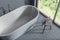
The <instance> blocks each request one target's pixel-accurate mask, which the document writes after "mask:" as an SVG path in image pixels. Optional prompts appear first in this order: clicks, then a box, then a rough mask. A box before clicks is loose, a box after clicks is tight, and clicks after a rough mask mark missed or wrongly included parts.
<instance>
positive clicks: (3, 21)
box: [0, 5, 39, 40]
mask: <svg viewBox="0 0 60 40" xmlns="http://www.w3.org/2000/svg"><path fill="white" fill-rule="evenodd" d="M38 17H39V13H38V10H37V8H35V7H34V6H31V5H25V6H22V7H19V8H17V9H15V10H13V11H11V12H9V13H7V14H5V15H3V16H1V17H0V40H1V39H2V40H15V39H17V38H18V37H20V36H21V35H23V34H24V33H25V32H26V31H27V29H28V28H29V27H30V26H31V25H32V24H34V23H35V22H36V21H37V19H38Z"/></svg>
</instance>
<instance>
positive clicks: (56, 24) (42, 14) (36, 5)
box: [36, 0, 60, 28]
mask: <svg viewBox="0 0 60 40" xmlns="http://www.w3.org/2000/svg"><path fill="white" fill-rule="evenodd" d="M59 3H60V0H59ZM59 3H58V6H57V9H56V12H55V15H54V19H53V23H54V24H55V25H56V26H57V27H58V28H60V26H59V25H58V24H57V23H55V22H54V21H55V19H56V15H57V11H58V8H59ZM36 7H38V0H36ZM40 14H42V15H43V16H44V17H47V16H46V15H44V14H43V13H42V12H41V11H40Z"/></svg>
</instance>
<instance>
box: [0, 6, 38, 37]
mask: <svg viewBox="0 0 60 40" xmlns="http://www.w3.org/2000/svg"><path fill="white" fill-rule="evenodd" d="M23 6H26V8H27V7H34V8H35V9H36V10H37V15H36V16H35V17H34V18H33V19H31V20H30V21H32V20H34V19H35V18H38V16H39V10H38V9H37V8H36V7H35V6H32V5H23ZM23 6H21V7H23ZM21 7H18V8H21ZM18 8H16V9H18ZM13 11H14V10H13ZM11 12H12V11H11ZM7 14H8V13H7ZM3 16H4V15H3ZM30 21H29V22H30ZM29 22H27V23H29ZM27 23H25V24H27ZM25 24H24V25H25ZM22 26H23V25H22ZM22 26H21V27H22ZM17 29H19V28H17ZM17 29H16V30H17ZM16 30H14V31H12V32H10V33H8V34H2V35H0V37H5V36H10V35H11V34H13V33H14V32H15V31H16Z"/></svg>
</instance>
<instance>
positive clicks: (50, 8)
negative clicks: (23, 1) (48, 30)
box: [38, 0, 60, 24]
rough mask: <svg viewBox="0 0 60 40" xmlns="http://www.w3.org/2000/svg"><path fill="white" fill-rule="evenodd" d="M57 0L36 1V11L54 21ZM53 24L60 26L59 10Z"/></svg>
mask: <svg viewBox="0 0 60 40" xmlns="http://www.w3.org/2000/svg"><path fill="white" fill-rule="evenodd" d="M58 2H59V0H38V9H39V10H40V11H41V12H42V13H43V14H44V15H46V16H48V17H50V18H51V19H54V16H55V12H56V9H57V6H58ZM55 22H56V23H57V24H60V8H59V9H58V12H57V15H56V18H55Z"/></svg>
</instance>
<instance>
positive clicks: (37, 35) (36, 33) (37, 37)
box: [16, 14, 60, 40]
mask: <svg viewBox="0 0 60 40" xmlns="http://www.w3.org/2000/svg"><path fill="white" fill-rule="evenodd" d="M44 18H45V17H44V16H42V15H41V14H40V16H39V18H38V21H37V23H38V22H41V21H42V20H43V19H44ZM39 24H41V23H39ZM39 24H38V25H37V26H34V28H33V29H32V30H30V31H28V32H27V33H25V34H24V35H22V36H21V37H19V38H18V39H16V40H60V29H59V28H58V27H57V26H55V25H54V24H52V30H49V27H46V30H45V32H44V34H42V33H41V32H42V29H43V27H42V26H40V25H39ZM34 25H36V24H34Z"/></svg>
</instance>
